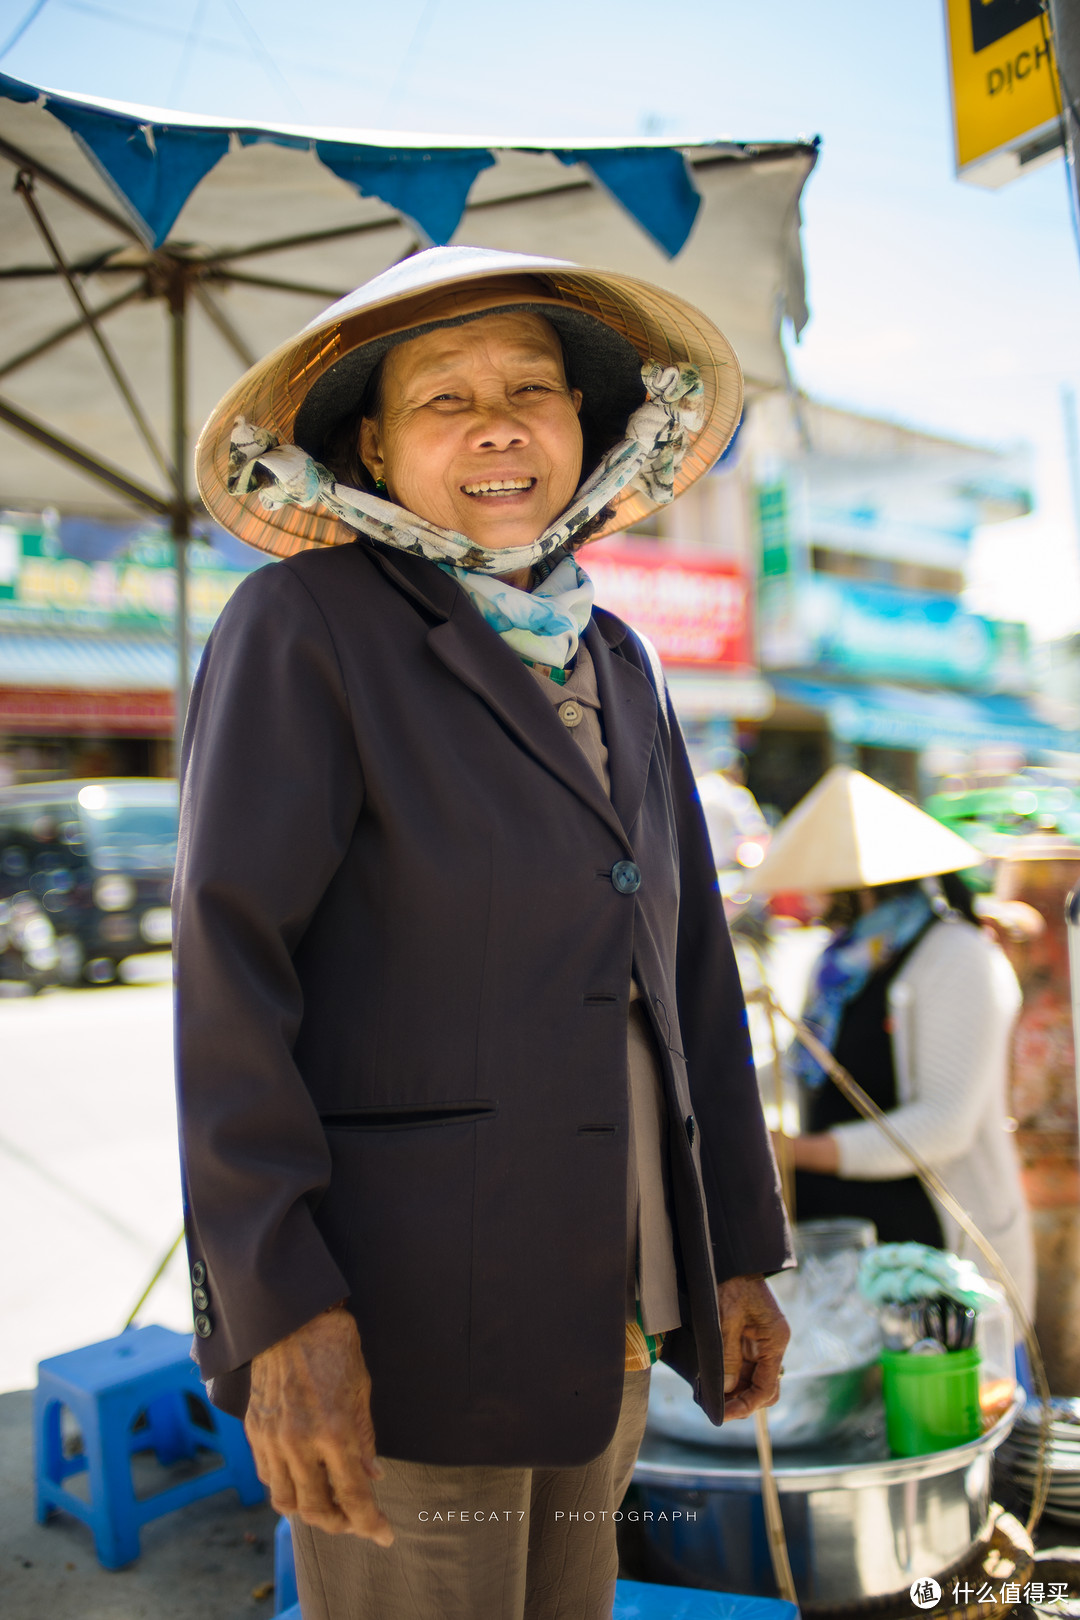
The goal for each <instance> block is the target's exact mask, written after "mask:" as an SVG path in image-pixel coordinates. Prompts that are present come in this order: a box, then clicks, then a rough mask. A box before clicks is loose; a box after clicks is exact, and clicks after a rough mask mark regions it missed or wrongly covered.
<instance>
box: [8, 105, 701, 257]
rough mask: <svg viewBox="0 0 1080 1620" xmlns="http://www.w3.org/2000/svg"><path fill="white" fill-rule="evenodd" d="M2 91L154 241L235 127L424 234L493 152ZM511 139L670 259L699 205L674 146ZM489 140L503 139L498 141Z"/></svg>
mask: <svg viewBox="0 0 1080 1620" xmlns="http://www.w3.org/2000/svg"><path fill="white" fill-rule="evenodd" d="M0 97H4V98H6V99H8V100H10V101H17V102H31V101H39V100H40V102H41V104H42V105H43V106H44V107H45V108H46V109H47V110H48V111H49V112H50V113H52V114H53V116H54V117H56V118H59V119H60V120H61V121H62V122H63V123H64V124H66V125H67V127H68V128H69V129H70V130H71V131H72V133H73V134H74V135H75V136H76V138H77V139H78V140H79V142H80V143H81V144H82V145H83V147H84V148H85V150H86V151H87V152H88V153H89V154H90V156H91V158H92V159H93V161H94V162H95V163H96V165H97V166H98V168H99V169H100V170H101V171H102V172H103V173H104V174H105V175H106V177H107V178H108V180H109V181H110V182H111V184H112V186H113V187H114V188H115V190H116V191H117V192H118V193H119V195H120V196H121V198H122V199H123V200H124V202H125V203H126V205H127V207H128V208H129V209H130V210H131V212H132V213H133V215H134V217H135V220H136V223H137V224H138V225H139V228H140V230H141V231H142V232H143V234H145V236H146V237H147V238H148V239H149V240H150V241H151V242H152V243H153V245H154V247H160V246H161V244H162V243H163V242H164V241H165V240H166V238H167V237H168V234H169V232H170V230H171V229H172V227H173V225H174V224H175V222H176V220H177V218H178V217H179V214H180V212H181V210H182V208H183V206H184V204H185V203H186V202H187V200H188V198H189V197H190V195H191V193H192V192H193V191H194V190H195V188H196V187H197V186H198V184H199V182H200V181H201V180H202V179H203V178H204V176H205V175H207V174H208V173H209V172H210V170H211V169H212V168H213V167H214V165H215V164H216V163H217V162H219V160H220V159H221V158H222V157H224V155H225V153H226V152H227V151H228V149H229V143H230V140H231V138H232V137H233V136H234V135H235V136H236V137H237V138H238V140H239V141H240V144H241V145H243V146H252V145H256V144H258V143H260V142H263V141H266V142H272V143H273V144H274V145H278V146H285V147H292V148H297V149H300V150H304V149H313V150H314V151H315V153H316V155H317V156H318V158H319V159H320V161H321V162H322V163H324V164H325V165H326V167H327V168H328V169H330V170H331V171H332V173H334V174H336V175H338V176H339V178H341V179H343V180H345V181H347V182H348V184H349V185H352V186H355V188H356V190H357V191H359V192H360V194H361V196H364V197H378V198H379V199H380V200H381V201H382V202H384V203H386V204H387V205H388V206H389V207H391V208H395V209H397V210H398V211H399V212H400V213H401V214H404V215H405V216H406V217H407V218H408V219H410V220H411V221H412V222H413V223H414V224H415V225H416V226H417V228H418V230H419V231H420V232H421V234H422V235H423V236H424V237H426V238H427V240H428V241H429V242H431V243H434V244H438V245H442V244H444V243H447V242H449V241H450V239H451V238H452V236H453V235H454V232H455V231H456V230H457V227H458V225H459V223H460V220H461V216H462V214H463V213H464V210H465V206H466V204H467V202H468V198H469V192H470V189H471V187H472V184H473V181H474V180H475V179H476V177H477V175H478V174H480V173H481V171H482V170H484V169H487V168H490V167H491V165H492V164H493V163H494V162H495V155H494V151H493V150H488V149H485V148H466V147H457V146H454V145H452V144H450V143H447V144H445V145H439V144H433V145H431V146H427V147H419V146H417V147H411V146H403V147H383V146H374V145H372V144H370V143H369V142H367V141H363V140H359V139H358V140H355V141H330V140H325V141H324V140H320V139H319V138H318V133H317V132H316V131H312V132H311V134H304V133H295V132H292V131H289V130H287V129H274V128H272V127H271V128H268V129H263V130H260V129H252V128H251V127H250V126H248V125H244V124H228V125H220V126H217V127H214V126H209V125H207V124H206V123H204V122H202V121H198V122H192V123H185V122H184V121H183V118H182V117H180V116H174V115H173V114H171V113H170V114H169V116H168V119H167V120H163V121H159V120H158V119H156V118H153V117H139V116H137V115H136V114H135V113H128V112H124V111H121V110H120V109H119V108H117V109H116V110H115V111H114V110H112V108H110V107H98V106H90V105H88V104H87V103H86V102H83V101H79V100H78V99H77V98H73V97H69V96H59V95H54V94H53V93H52V92H51V91H45V90H41V89H39V88H38V87H37V86H35V85H30V84H24V83H22V82H21V81H20V80H18V79H12V78H9V77H8V76H7V75H6V74H3V73H0ZM505 144H506V146H507V147H508V148H509V149H516V150H519V151H533V152H535V151H543V152H552V153H553V154H554V155H555V156H556V157H557V158H558V159H559V160H560V162H562V163H567V164H574V163H582V164H584V165H585V166H586V167H587V168H588V169H589V170H590V171H591V173H592V174H593V175H594V176H595V178H596V179H597V181H598V182H599V183H600V184H601V185H602V186H603V187H604V188H605V189H606V190H607V191H608V192H610V194H611V195H612V196H613V197H614V198H615V199H616V201H617V202H619V203H621V204H622V206H623V207H624V208H625V209H626V210H627V212H628V213H629V214H630V215H631V216H632V218H633V219H635V220H636V221H637V223H638V224H639V225H640V226H641V227H642V229H643V230H644V231H646V232H647V233H648V235H649V236H650V237H652V239H653V241H654V242H656V243H657V244H658V246H659V247H660V248H661V249H662V250H663V251H664V252H665V253H667V254H668V255H669V257H672V258H673V257H674V256H675V255H676V254H677V253H678V252H679V251H680V249H681V248H682V247H683V245H684V244H685V242H686V240H687V238H688V236H689V235H690V232H691V230H692V228H693V225H694V220H695V218H696V217H697V212H698V208H699V207H700V205H701V197H700V195H699V194H698V192H697V190H696V188H695V186H694V182H693V178H692V175H691V173H690V170H689V168H688V166H687V162H686V159H685V157H684V156H683V153H682V152H681V151H680V150H679V149H678V148H675V147H630V148H618V147H616V148H607V147H583V148H581V149H580V150H575V151H572V152H568V151H566V150H564V149H561V148H558V147H537V146H535V145H534V144H533V143H532V142H526V143H523V144H522V145H520V146H517V147H515V146H514V144H513V143H505ZM498 149H499V150H502V149H503V143H499V147H498Z"/></svg>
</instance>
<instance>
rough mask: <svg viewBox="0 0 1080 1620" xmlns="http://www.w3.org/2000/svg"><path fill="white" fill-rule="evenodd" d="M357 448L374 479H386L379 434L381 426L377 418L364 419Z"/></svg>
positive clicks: (366, 417) (367, 417) (368, 417)
mask: <svg viewBox="0 0 1080 1620" xmlns="http://www.w3.org/2000/svg"><path fill="white" fill-rule="evenodd" d="M357 448H358V449H359V451H360V460H361V461H362V462H363V463H364V466H365V467H366V468H367V470H368V472H369V473H370V474H371V476H372V478H383V477H385V468H384V464H383V456H382V442H381V438H380V434H379V424H378V422H377V421H376V419H375V417H373V416H365V417H364V418H363V419H362V421H361V423H360V439H359V442H358V445H357Z"/></svg>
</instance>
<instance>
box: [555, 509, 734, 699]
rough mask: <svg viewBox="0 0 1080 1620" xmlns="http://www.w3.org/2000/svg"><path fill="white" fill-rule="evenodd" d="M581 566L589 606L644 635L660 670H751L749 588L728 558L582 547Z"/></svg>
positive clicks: (608, 545)
mask: <svg viewBox="0 0 1080 1620" xmlns="http://www.w3.org/2000/svg"><path fill="white" fill-rule="evenodd" d="M581 563H582V567H583V568H584V569H585V572H586V573H587V574H588V575H589V577H590V578H591V579H592V581H593V583H594V585H595V586H596V603H597V606H598V607H603V608H608V609H609V610H610V611H611V612H612V613H617V614H618V616H619V618H620V619H625V620H626V622H627V624H629V625H631V626H632V627H633V628H634V629H635V630H641V631H642V632H643V633H644V634H645V635H647V636H648V637H649V640H650V641H652V642H653V643H654V644H655V646H656V650H657V652H658V653H659V654H660V657H661V658H662V659H663V660H664V662H665V663H669V664H708V665H711V666H713V667H716V666H718V665H719V666H722V667H723V668H725V669H747V668H749V667H750V666H751V665H752V663H753V653H752V647H751V639H750V610H749V587H748V583H747V579H746V575H745V574H744V573H743V571H742V570H741V569H740V568H739V567H738V565H737V564H736V563H735V562H733V561H732V560H731V559H730V558H727V557H713V556H710V555H709V554H708V553H707V552H704V553H703V552H700V551H696V550H695V551H690V550H688V549H687V548H686V547H682V548H680V549H675V548H674V547H672V546H670V545H666V544H664V543H663V542H662V541H655V540H625V539H618V540H600V541H597V542H596V544H594V545H591V546H588V547H586V548H585V550H584V551H583V552H582V553H581Z"/></svg>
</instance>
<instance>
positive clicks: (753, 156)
mask: <svg viewBox="0 0 1080 1620" xmlns="http://www.w3.org/2000/svg"><path fill="white" fill-rule="evenodd" d="M816 155H817V148H816V144H814V143H809V142H805V141H794V142H757V143H754V144H744V143H738V142H733V141H728V140H711V141H710V140H702V141H699V142H691V143H687V144H680V145H679V146H672V145H670V144H665V143H664V142H663V141H662V140H652V141H649V140H641V141H638V142H637V143H635V144H634V145H633V146H626V145H623V144H620V143H615V142H608V143H605V142H596V141H592V142H587V141H576V142H575V141H568V142H567V144H566V145H565V146H549V147H544V148H538V147H536V146H535V145H534V144H531V143H529V144H525V143H517V142H514V141H512V140H508V141H502V140H499V141H493V140H491V139H490V138H487V137H483V138H481V137H478V138H476V139H475V140H466V139H462V138H460V137H453V138H449V137H447V138H440V137H437V136H431V135H403V134H401V133H400V132H393V133H379V132H377V131H376V132H371V131H362V130H344V129H319V128H310V127H300V126H285V125H272V126H271V125H268V126H266V127H262V128H257V127H254V126H251V125H248V124H242V123H235V122H233V123H230V122H225V121H218V120H214V119H211V118H206V117H198V116H193V115H182V114H178V113H173V112H168V111H162V110H160V109H153V108H142V107H134V106H130V105H127V104H121V103H116V102H109V101H104V100H100V99H96V98H93V97H90V96H84V97H72V96H68V95H60V94H56V93H54V92H52V91H49V90H42V89H40V88H39V87H37V86H33V85H27V84H23V83H21V82H19V81H16V80H13V79H9V78H6V77H4V76H3V75H0V507H8V508H11V507H26V508H30V509H34V508H41V507H43V506H54V507H57V508H59V509H60V510H61V511H65V510H67V511H79V512H84V513H91V514H95V515H101V516H104V517H108V516H112V515H121V514H123V515H130V513H131V511H132V503H134V504H135V505H136V506H141V507H143V508H144V509H148V510H151V511H157V512H159V513H160V514H161V515H162V516H168V515H171V516H172V517H173V519H174V522H175V524H176V529H177V532H178V533H183V532H185V527H184V521H183V514H182V513H181V512H180V508H181V506H183V507H184V508H185V510H186V511H187V512H188V514H189V515H190V511H191V508H190V500H191V487H190V471H189V463H190V444H191V442H192V436H193V434H194V433H195V432H197V430H198V428H199V426H200V425H201V424H202V422H203V421H204V420H205V419H206V417H207V416H208V415H209V413H210V411H211V410H212V408H213V406H214V405H215V403H216V402H217V400H218V399H219V398H220V397H221V396H222V395H223V394H224V393H225V392H226V390H227V389H228V388H229V387H230V386H231V384H232V383H233V382H235V380H236V378H237V377H238V376H239V375H240V374H241V373H242V372H243V371H244V370H246V369H247V367H248V366H249V365H250V364H251V363H252V362H253V361H255V360H257V359H259V358H260V357H261V356H263V355H265V354H267V353H269V352H270V351H271V350H272V349H274V348H276V347H277V345H279V344H280V343H282V342H284V341H285V340H286V339H287V338H289V337H290V336H291V335H292V334H294V333H296V332H298V331H299V330H300V329H301V328H302V327H303V326H305V325H306V324H307V323H308V322H309V321H311V320H313V319H314V318H315V317H316V316H317V315H318V314H319V313H320V311H321V310H323V309H324V308H325V307H326V306H327V305H329V304H331V303H333V302H334V301H335V300H336V299H338V298H340V297H341V296H342V295H344V294H345V293H347V292H349V291H350V290H351V289H353V288H354V287H357V286H359V285H360V284H362V283H363V282H365V281H367V280H368V279H369V278H370V277H372V276H374V275H376V274H378V272H380V271H381V270H385V269H386V268H387V267H388V266H389V265H391V264H394V263H396V262H398V261H399V260H401V259H402V258H404V257H406V256H408V255H409V254H411V253H413V252H415V251H416V250H417V249H418V248H421V247H426V246H429V245H431V244H432V243H445V242H456V243H470V244H475V245H476V246H480V247H491V248H504V249H508V250H511V251H516V252H522V253H534V254H539V255H542V256H544V257H556V258H566V259H571V260H574V261H576V262H577V263H580V264H586V265H591V266H596V267H599V268H607V269H612V270H618V271H621V272H623V273H624V274H626V275H631V276H635V277H638V278H640V279H642V280H645V281H650V282H654V283H658V284H660V285H661V286H665V287H668V288H670V289H671V290H672V291H673V292H676V293H678V294H680V295H681V296H682V297H684V298H686V299H688V300H689V301H690V302H691V303H693V304H695V305H696V306H697V307H698V308H700V309H702V310H703V311H704V312H705V313H706V314H707V315H709V316H710V317H711V318H712V319H713V320H714V321H715V322H716V324H717V325H719V326H720V327H721V328H722V330H723V331H724V332H725V333H726V334H727V335H728V336H729V338H730V339H731V341H732V343H733V345H734V347H735V350H736V352H737V353H738V356H739V359H740V361H741V363H742V366H743V370H744V372H745V373H746V376H747V382H748V385H749V387H750V388H751V389H754V388H759V389H760V388H770V387H779V386H784V385H785V383H786V380H787V379H786V369H785V364H784V356H783V350H782V347H781V342H780V329H781V325H782V323H783V321H784V320H785V319H790V321H791V322H792V323H793V325H794V327H795V329H796V330H799V329H801V327H802V325H803V324H804V322H805V320H806V307H805V302H804V289H803V265H802V255H801V246H800V238H799V198H800V195H801V192H802V188H803V185H804V184H805V181H806V178H807V176H808V174H809V173H810V170H811V169H812V167H813V165H814V162H815V159H816ZM5 170H6V174H5ZM88 317H89V319H88Z"/></svg>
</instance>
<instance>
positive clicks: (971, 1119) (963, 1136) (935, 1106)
mask: <svg viewBox="0 0 1080 1620" xmlns="http://www.w3.org/2000/svg"><path fill="white" fill-rule="evenodd" d="M934 933H935V934H936V935H937V937H936V939H935V938H934V934H931V935H930V936H928V938H927V940H926V948H927V955H926V957H924V959H923V961H921V962H920V961H919V957H918V954H917V953H916V955H914V956H912V959H911V964H910V967H909V969H908V970H907V972H906V973H902V974H901V975H899V976H898V977H897V980H896V985H895V990H896V992H897V993H898V995H900V994H901V993H902V995H903V1000H901V1001H900V1002H899V1005H898V1006H897V1008H896V1021H897V1022H899V1021H901V1020H902V1022H903V1024H904V1026H905V1030H904V1033H905V1036H906V1039H905V1040H904V1041H903V1042H901V1041H899V1040H898V1032H897V1031H895V1030H894V1035H893V1050H894V1052H895V1053H896V1055H897V1058H898V1062H897V1077H898V1079H899V1076H900V1071H901V1067H902V1065H901V1062H900V1061H899V1059H900V1056H901V1052H903V1057H904V1059H905V1060H906V1064H907V1065H909V1066H910V1068H909V1072H910V1090H911V1095H910V1097H909V1099H908V1100H907V1101H905V1102H903V1103H901V1104H900V1106H899V1107H897V1108H893V1109H890V1110H889V1114H888V1119H889V1124H890V1125H891V1126H892V1127H893V1128H894V1130H896V1131H897V1132H899V1134H900V1135H901V1136H902V1137H903V1138H904V1140H905V1142H907V1143H908V1144H909V1145H910V1146H911V1147H912V1148H914V1150H915V1152H916V1153H917V1154H918V1155H919V1156H920V1158H922V1159H925V1160H926V1162H927V1164H929V1165H930V1166H931V1167H932V1168H934V1169H937V1168H940V1167H941V1166H942V1165H946V1164H949V1163H951V1162H952V1160H954V1159H959V1158H962V1157H963V1156H964V1154H966V1153H969V1152H970V1151H971V1148H972V1146H973V1144H974V1142H975V1137H976V1135H977V1133H978V1131H979V1128H980V1126H981V1125H982V1124H983V1122H984V1120H985V1119H986V1117H987V1114H988V1111H990V1110H991V1109H993V1107H994V1105H995V1101H996V1098H995V1091H996V1089H998V1088H999V1087H1000V1080H1001V1075H1002V1073H1003V1069H1004V1054H1005V1049H1006V1044H1007V1042H1008V1038H1009V1030H1010V1028H1011V1026H1012V1023H1013V1021H1014V1019H1015V1017H1016V1014H1017V1012H1018V1010H1019V1001H1020V993H1019V988H1018V987H1017V986H1016V981H1015V977H1014V976H1013V973H1012V969H1011V968H1010V967H1009V965H1008V963H1007V962H1006V960H1005V958H1004V956H1003V955H1001V953H1000V952H999V951H998V947H997V946H996V945H994V944H992V943H991V941H990V940H988V939H986V938H985V937H984V936H983V935H981V934H979V933H978V932H976V930H975V929H973V928H972V927H971V925H970V924H969V923H966V922H954V923H939V924H937V925H935V930H934ZM931 945H932V946H933V947H934V949H933V950H932V951H931V950H930V949H929V947H930V946H931ZM999 956H1000V961H999V960H998V957H999ZM1002 969H1003V970H1004V972H1002V971H1001V970H1002ZM998 1106H1000V1103H998ZM830 1134H831V1135H832V1136H833V1137H835V1139H836V1143H837V1147H838V1150H839V1155H840V1165H839V1174H840V1175H841V1176H843V1177H844V1178H846V1179H849V1180H854V1181H894V1180H896V1179H897V1178H898V1177H900V1176H910V1175H911V1174H913V1170H912V1165H911V1161H910V1159H908V1158H907V1156H906V1155H905V1154H904V1153H902V1152H901V1151H900V1150H899V1148H897V1147H894V1146H893V1144H892V1142H890V1141H889V1139H888V1137H887V1136H885V1134H884V1133H883V1132H882V1131H881V1130H879V1129H878V1127H877V1125H875V1124H874V1122H873V1121H872V1120H857V1121H852V1122H851V1123H850V1124H843V1125H836V1126H834V1127H833V1129H832V1131H831V1133H830Z"/></svg>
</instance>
